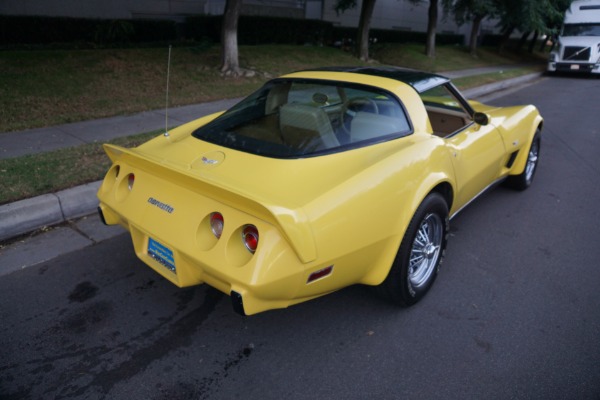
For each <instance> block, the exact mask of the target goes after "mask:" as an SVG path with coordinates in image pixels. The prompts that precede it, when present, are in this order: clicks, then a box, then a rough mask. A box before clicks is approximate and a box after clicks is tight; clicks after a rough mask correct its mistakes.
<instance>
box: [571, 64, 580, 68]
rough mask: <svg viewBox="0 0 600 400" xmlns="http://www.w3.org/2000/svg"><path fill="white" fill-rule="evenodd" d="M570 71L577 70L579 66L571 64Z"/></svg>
mask: <svg viewBox="0 0 600 400" xmlns="http://www.w3.org/2000/svg"><path fill="white" fill-rule="evenodd" d="M571 69H579V65H578V64H571Z"/></svg>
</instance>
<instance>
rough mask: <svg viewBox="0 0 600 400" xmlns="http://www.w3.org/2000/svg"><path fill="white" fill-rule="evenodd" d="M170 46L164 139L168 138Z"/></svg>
mask: <svg viewBox="0 0 600 400" xmlns="http://www.w3.org/2000/svg"><path fill="white" fill-rule="evenodd" d="M171 47H172V46H171V45H169V56H168V59H167V95H166V101H165V133H164V135H165V136H166V137H168V136H169V78H170V76H171Z"/></svg>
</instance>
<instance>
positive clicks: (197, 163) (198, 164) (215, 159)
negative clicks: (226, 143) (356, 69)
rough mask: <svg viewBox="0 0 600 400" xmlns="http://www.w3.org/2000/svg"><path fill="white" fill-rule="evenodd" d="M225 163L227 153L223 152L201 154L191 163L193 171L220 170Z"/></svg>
mask: <svg viewBox="0 0 600 400" xmlns="http://www.w3.org/2000/svg"><path fill="white" fill-rule="evenodd" d="M224 162H225V153H223V152H222V151H218V150H216V151H209V152H207V153H204V154H201V155H199V156H198V158H196V159H195V160H194V161H192V163H191V165H190V166H191V167H192V169H203V170H204V169H211V168H218V167H219V166H220V165H222V164H223V163H224Z"/></svg>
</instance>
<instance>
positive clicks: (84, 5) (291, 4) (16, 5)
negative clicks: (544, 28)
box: [0, 0, 495, 37]
mask: <svg viewBox="0 0 600 400" xmlns="http://www.w3.org/2000/svg"><path fill="white" fill-rule="evenodd" d="M357 3H358V4H357V6H356V8H354V9H352V10H348V11H346V12H344V13H341V14H339V15H338V14H337V13H336V12H335V10H334V4H335V0H243V9H242V13H243V14H245V15H268V16H277V17H292V18H308V19H321V18H322V19H323V20H325V21H330V22H333V23H334V24H335V25H338V26H347V27H355V26H358V19H359V14H360V7H361V1H360V0H358V1H357ZM427 7H428V2H422V3H419V4H416V5H415V4H412V3H410V2H408V1H406V0H378V1H377V3H376V4H375V10H374V12H373V19H372V22H371V27H372V28H380V29H398V30H407V31H418V32H424V31H426V30H427ZM224 8H225V0H1V1H0V14H5V15H45V16H61V17H80V18H100V19H117V18H118V19H130V18H152V19H162V18H168V19H176V20H177V19H183V17H184V16H185V15H190V14H211V15H219V14H222V13H223V10H224ZM439 14H440V17H439V20H438V27H437V31H438V32H440V33H458V34H464V35H465V37H467V36H468V35H469V33H470V24H466V25H464V26H462V27H459V26H457V25H456V23H454V21H453V19H452V18H451V17H447V18H444V16H443V15H442V14H443V13H442V11H441V9H440V12H439ZM482 30H483V31H490V32H493V31H495V27H494V23H493V22H490V21H484V23H483V26H482Z"/></svg>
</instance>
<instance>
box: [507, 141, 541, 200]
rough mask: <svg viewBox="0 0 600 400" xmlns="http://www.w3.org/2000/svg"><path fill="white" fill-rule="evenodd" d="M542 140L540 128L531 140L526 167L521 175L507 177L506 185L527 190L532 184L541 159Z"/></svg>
mask: <svg viewBox="0 0 600 400" xmlns="http://www.w3.org/2000/svg"><path fill="white" fill-rule="evenodd" d="M541 142H542V139H541V135H540V131H539V130H538V131H537V132H536V133H535V135H534V136H533V140H532V141H531V146H530V147H529V153H528V154H527V162H526V164H525V169H524V170H523V172H522V173H520V174H519V175H512V176H509V177H508V178H506V181H505V182H506V186H508V187H511V188H513V189H516V190H525V189H527V188H528V187H529V186H531V183H532V182H533V177H534V176H535V171H536V170H537V166H538V162H539V159H540V146H541Z"/></svg>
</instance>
